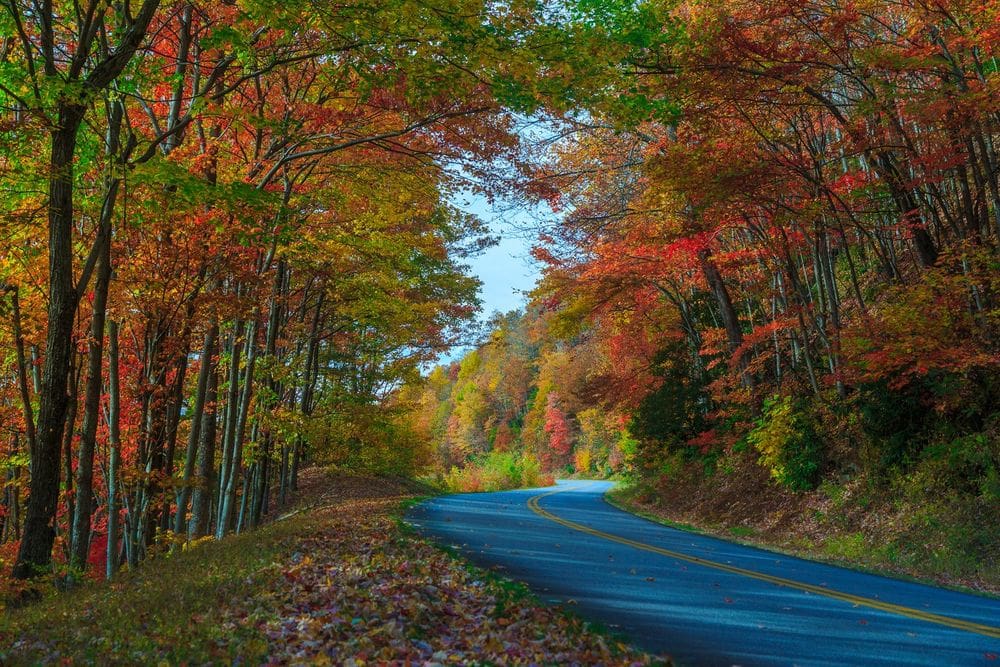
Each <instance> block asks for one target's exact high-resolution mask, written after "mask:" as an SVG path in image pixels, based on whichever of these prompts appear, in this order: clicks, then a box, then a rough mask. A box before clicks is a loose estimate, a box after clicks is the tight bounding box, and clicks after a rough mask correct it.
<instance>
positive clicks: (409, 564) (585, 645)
mask: <svg viewBox="0 0 1000 667" xmlns="http://www.w3.org/2000/svg"><path fill="white" fill-rule="evenodd" d="M388 505H389V504H388V503H386V502H384V501H383V502H355V503H349V504H347V505H341V506H338V507H336V508H330V509H327V510H326V511H327V512H329V514H330V521H329V522H328V523H327V522H325V521H324V523H323V526H324V527H323V529H322V530H321V531H319V532H317V533H316V534H313V535H311V536H309V537H307V538H305V539H303V541H302V542H301V544H299V545H298V546H297V551H296V552H295V553H293V555H292V556H291V558H290V560H289V561H288V562H287V563H284V564H283V565H282V567H283V569H284V572H283V577H282V584H281V585H280V586H278V587H277V588H275V589H274V590H273V591H271V592H270V593H269V595H271V596H273V599H272V600H270V601H269V602H270V604H268V606H272V604H273V605H274V606H275V608H276V609H277V610H278V618H277V619H276V620H271V621H267V622H265V623H264V627H263V628H262V630H263V631H264V634H265V636H266V637H267V640H268V643H269V650H268V653H269V655H270V661H271V663H272V664H289V663H292V664H295V663H310V664H337V665H362V664H379V665H381V664H399V665H437V664H441V665H445V664H484V663H485V664H503V665H529V664H559V665H570V664H586V665H594V664H605V665H634V664H650V663H651V662H652V661H653V659H652V658H651V657H650V656H647V655H645V654H642V653H639V652H636V651H635V650H634V649H631V648H630V647H628V646H626V645H622V644H618V643H616V642H614V641H612V640H609V639H607V638H605V637H602V636H601V635H598V634H596V633H594V632H591V631H589V630H588V629H587V628H586V627H585V626H584V624H583V623H582V622H581V621H579V620H578V619H575V618H570V617H567V616H565V615H564V614H562V613H560V612H559V611H558V610H556V609H552V608H547V607H543V606H540V605H539V604H538V603H537V602H535V601H533V600H532V599H531V598H530V597H528V596H525V595H524V594H522V593H520V592H519V591H518V590H517V589H515V588H513V587H510V586H506V585H503V584H500V583H498V582H496V581H491V580H489V578H488V577H482V576H481V575H477V574H476V573H475V572H474V571H472V570H470V569H467V568H466V567H464V566H463V565H462V564H461V563H460V562H458V561H456V560H455V559H454V558H452V557H450V556H448V555H447V554H445V553H443V552H441V551H440V550H438V549H436V548H435V547H433V546H431V545H430V544H428V543H426V542H425V541H423V540H421V539H420V538H418V537H415V536H410V535H407V534H405V533H404V532H402V531H400V529H399V528H398V527H397V526H396V525H395V523H394V521H393V519H392V518H391V517H390V516H389V514H388V511H387V509H388ZM259 602H260V601H259V600H258V604H259Z"/></svg>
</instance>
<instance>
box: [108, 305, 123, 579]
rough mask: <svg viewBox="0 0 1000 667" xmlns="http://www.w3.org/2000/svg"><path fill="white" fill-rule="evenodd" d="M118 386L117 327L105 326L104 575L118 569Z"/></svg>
mask: <svg viewBox="0 0 1000 667" xmlns="http://www.w3.org/2000/svg"><path fill="white" fill-rule="evenodd" d="M120 429H121V383H120V382H119V379H118V323H117V322H109V323H108V448H109V450H110V451H109V453H108V478H107V479H106V480H105V483H106V484H107V487H108V548H107V564H106V565H105V575H106V576H107V578H108V579H110V578H111V577H113V576H114V574H115V572H116V571H117V569H118V553H119V552H118V548H117V547H118V468H119V467H120V460H121V430H120Z"/></svg>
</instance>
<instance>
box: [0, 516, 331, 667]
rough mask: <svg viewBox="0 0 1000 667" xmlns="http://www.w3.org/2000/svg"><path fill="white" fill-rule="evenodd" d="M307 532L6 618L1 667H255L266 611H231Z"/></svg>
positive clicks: (263, 535)
mask: <svg viewBox="0 0 1000 667" xmlns="http://www.w3.org/2000/svg"><path fill="white" fill-rule="evenodd" d="M315 525H316V522H315V519H314V518H313V517H311V515H309V514H303V515H300V516H296V517H293V518H291V519H289V520H287V521H280V522H277V523H274V524H271V525H268V526H265V527H263V528H261V529H260V530H257V531H255V532H253V533H249V534H244V535H239V536H234V537H231V538H227V539H226V540H223V541H220V542H216V541H207V542H204V543H202V544H200V545H198V546H196V547H194V548H191V549H187V550H185V551H182V552H178V553H176V554H174V555H171V556H162V557H159V558H156V559H154V560H153V561H151V562H147V563H144V564H143V566H142V568H141V569H139V570H137V571H135V572H126V573H123V574H121V575H119V576H118V577H117V578H115V579H114V580H113V581H112V582H111V583H110V585H109V584H108V583H105V582H100V581H92V582H88V583H86V584H84V585H82V586H81V587H80V588H78V589H76V590H73V591H70V592H66V593H62V594H50V595H49V596H47V597H46V599H44V600H42V601H41V602H39V603H37V604H34V605H31V606H29V607H26V608H24V609H17V610H8V612H7V613H6V614H4V615H3V617H2V618H0V646H6V647H10V648H8V649H0V663H3V664H16V663H32V662H46V663H47V662H50V661H52V660H53V659H55V658H56V657H57V656H58V657H67V656H71V657H73V658H75V659H76V660H78V661H83V662H88V663H89V662H96V661H101V662H107V661H108V659H109V656H113V657H114V661H120V662H123V663H140V662H150V661H151V662H160V661H166V662H169V663H173V664H176V663H182V662H189V663H204V662H231V661H233V660H234V659H236V658H237V657H242V658H243V659H244V660H248V661H259V659H260V658H262V657H263V656H264V655H266V651H267V643H266V641H265V639H264V637H263V636H262V635H261V633H260V632H259V631H258V630H257V629H256V621H258V620H260V619H259V618H256V617H254V615H255V614H257V615H259V616H263V615H266V613H267V611H266V610H263V609H262V610H251V612H250V614H249V615H248V617H247V618H242V619H239V618H233V617H231V616H230V613H229V609H231V608H232V607H233V605H234V603H236V602H237V601H241V600H243V599H245V598H246V596H247V594H248V592H252V591H254V590H258V589H262V588H267V587H268V586H271V585H273V583H274V581H275V580H276V578H277V575H278V572H277V570H276V568H273V567H271V566H272V564H273V563H275V562H277V561H280V560H282V559H284V558H287V557H288V556H290V555H291V552H292V550H293V549H294V545H295V542H296V539H297V538H298V537H299V536H300V535H302V534H305V533H308V532H309V531H310V530H312V529H313V528H315ZM18 641H20V642H23V643H22V644H21V645H19V646H16V647H15V646H14V645H15V642H18ZM13 648H17V652H16V653H12V652H11V649H13Z"/></svg>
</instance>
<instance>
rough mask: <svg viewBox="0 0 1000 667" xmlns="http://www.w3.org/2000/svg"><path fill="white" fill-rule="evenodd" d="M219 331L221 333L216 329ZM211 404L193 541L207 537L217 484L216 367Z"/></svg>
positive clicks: (201, 449)
mask: <svg viewBox="0 0 1000 667" xmlns="http://www.w3.org/2000/svg"><path fill="white" fill-rule="evenodd" d="M216 331H218V327H217V326H216ZM208 401H210V404H209V405H208V407H207V408H206V410H205V417H204V425H203V426H202V429H201V444H200V445H199V446H198V462H197V465H198V484H197V485H196V486H195V488H194V493H193V495H192V498H191V522H190V524H189V525H188V535H189V537H190V538H191V539H198V538H199V537H202V536H203V535H207V534H208V531H209V529H210V527H211V526H210V523H211V522H210V518H211V506H212V489H213V488H214V481H215V480H214V479H213V474H214V472H215V434H216V430H217V428H218V423H219V419H218V405H219V369H218V367H217V366H214V365H213V366H212V370H211V374H210V375H209V378H208Z"/></svg>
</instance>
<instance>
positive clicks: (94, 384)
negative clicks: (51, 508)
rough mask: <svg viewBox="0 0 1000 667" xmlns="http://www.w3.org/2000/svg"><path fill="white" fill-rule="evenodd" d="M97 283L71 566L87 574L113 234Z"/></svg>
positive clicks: (106, 242)
mask: <svg viewBox="0 0 1000 667" xmlns="http://www.w3.org/2000/svg"><path fill="white" fill-rule="evenodd" d="M102 243H103V247H102V248H101V255H100V258H99V260H98V270H97V280H96V282H95V284H94V313H93V316H92V321H91V331H90V349H89V351H88V354H89V357H88V360H87V362H88V363H87V388H86V392H85V396H84V403H83V429H82V432H81V434H80V450H79V455H78V457H77V468H76V507H75V510H74V514H73V533H72V545H73V549H72V554H71V557H70V567H71V568H74V569H77V570H80V571H81V572H82V571H85V570H86V568H87V555H88V554H89V553H90V523H91V514H92V513H93V507H92V502H91V501H92V498H93V495H94V449H95V445H96V443H97V420H98V418H99V416H100V407H101V389H102V388H103V364H104V320H105V314H106V310H107V304H108V288H109V286H110V284H111V233H110V230H109V231H108V233H106V234H105V238H104V239H103V240H102Z"/></svg>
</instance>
